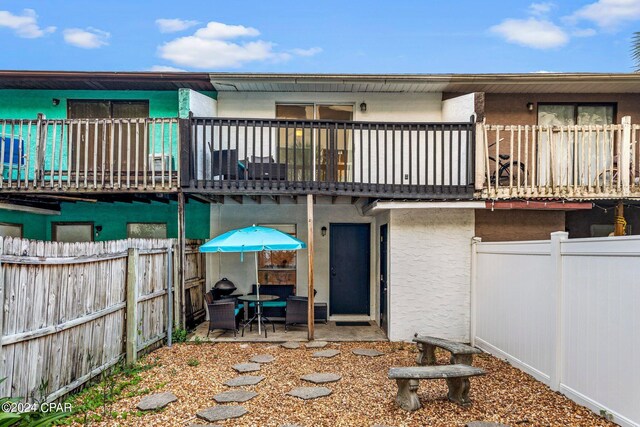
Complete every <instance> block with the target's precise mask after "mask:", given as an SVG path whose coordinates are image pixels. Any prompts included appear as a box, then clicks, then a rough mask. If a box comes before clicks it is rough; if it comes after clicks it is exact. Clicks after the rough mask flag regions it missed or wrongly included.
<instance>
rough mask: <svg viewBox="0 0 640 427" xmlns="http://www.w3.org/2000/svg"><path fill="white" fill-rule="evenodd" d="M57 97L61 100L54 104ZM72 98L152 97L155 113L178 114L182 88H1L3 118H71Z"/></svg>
mask: <svg viewBox="0 0 640 427" xmlns="http://www.w3.org/2000/svg"><path fill="white" fill-rule="evenodd" d="M53 98H56V99H59V100H60V104H59V105H57V106H54V105H53V102H52V100H53ZM68 99H120V100H149V115H150V116H151V117H178V91H177V90H176V91H143V90H33V89H28V90H27V89H3V90H0V119H36V118H37V115H38V113H43V114H44V115H45V116H46V117H47V118H48V119H66V118H67V100H68Z"/></svg>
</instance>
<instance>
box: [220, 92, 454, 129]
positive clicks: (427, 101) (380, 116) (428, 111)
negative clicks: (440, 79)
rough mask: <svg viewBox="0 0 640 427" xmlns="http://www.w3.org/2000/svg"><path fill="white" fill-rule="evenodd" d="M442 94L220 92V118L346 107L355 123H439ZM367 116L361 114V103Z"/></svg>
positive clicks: (263, 115)
mask: <svg viewBox="0 0 640 427" xmlns="http://www.w3.org/2000/svg"><path fill="white" fill-rule="evenodd" d="M441 101H442V94H441V93H343V92H311V93H307V92H219V93H218V114H219V116H220V117H248V118H269V119H272V118H275V116H276V103H301V104H305V103H306V104H308V103H319V104H327V103H338V104H344V103H349V104H353V105H354V120H356V121H368V120H370V121H386V122H412V121H416V122H428V121H435V122H437V121H440V120H441V115H442V107H441ZM362 102H365V103H366V104H367V112H366V113H362V112H361V111H360V108H359V106H360V103H362Z"/></svg>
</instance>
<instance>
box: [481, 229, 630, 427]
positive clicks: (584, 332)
mask: <svg viewBox="0 0 640 427" xmlns="http://www.w3.org/2000/svg"><path fill="white" fill-rule="evenodd" d="M472 266H473V269H474V272H473V276H472V324H471V339H472V342H473V344H474V345H476V346H478V347H480V348H481V349H483V350H485V351H487V352H489V353H491V354H493V355H495V356H497V357H500V358H504V359H507V360H508V361H509V362H511V363H512V364H513V365H514V366H517V367H519V368H520V369H522V370H524V371H525V372H527V373H529V374H531V375H533V376H534V377H535V378H537V379H538V380H540V381H542V382H544V383H545V384H547V385H549V386H550V387H551V388H552V389H553V390H558V391H560V392H561V393H563V394H565V395H566V396H568V397H569V398H571V399H572V400H574V401H575V402H577V403H579V404H581V405H585V406H587V407H589V408H591V409H592V410H594V411H595V412H597V413H601V414H603V415H605V416H607V417H608V418H610V419H612V420H613V421H614V422H616V423H618V424H620V425H622V426H640V237H639V236H629V237H607V238H591V239H572V240H568V238H567V233H564V232H557V233H552V235H551V240H547V241H530V242H506V243H481V242H480V241H479V239H477V240H476V241H475V242H474V244H473V264H472Z"/></svg>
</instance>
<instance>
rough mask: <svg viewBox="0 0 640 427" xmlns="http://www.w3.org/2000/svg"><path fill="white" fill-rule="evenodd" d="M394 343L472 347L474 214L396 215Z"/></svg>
mask: <svg viewBox="0 0 640 427" xmlns="http://www.w3.org/2000/svg"><path fill="white" fill-rule="evenodd" d="M389 231H390V236H389V252H390V265H389V268H390V284H389V338H390V339H391V340H392V341H400V340H411V338H413V334H414V333H416V332H418V333H419V334H426V335H433V336H437V337H441V338H447V339H451V340H456V341H464V342H468V341H469V310H470V294H469V291H470V268H471V238H472V237H473V235H474V211H473V210H472V209H415V210H414V209H412V210H408V209H398V210H395V209H394V210H391V212H390V227H389Z"/></svg>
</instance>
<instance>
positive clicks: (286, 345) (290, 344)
mask: <svg viewBox="0 0 640 427" xmlns="http://www.w3.org/2000/svg"><path fill="white" fill-rule="evenodd" d="M282 347H284V348H288V349H289V350H293V349H296V348H300V343H299V342H295V341H289V342H286V343H283V344H282Z"/></svg>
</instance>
